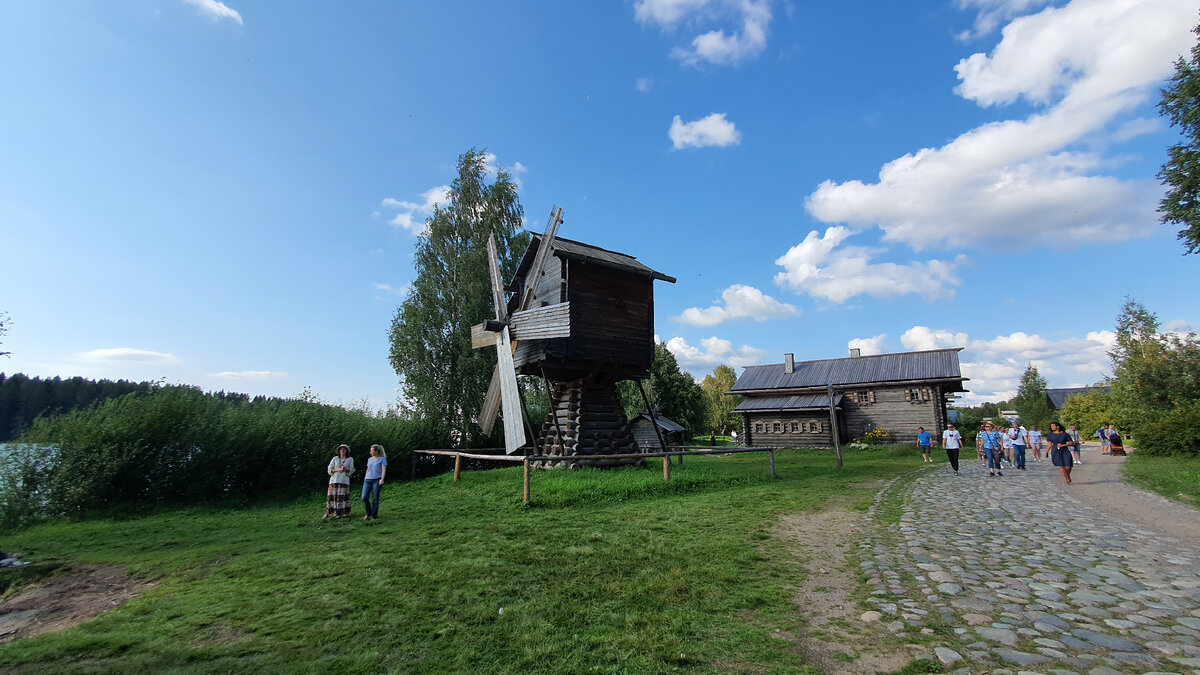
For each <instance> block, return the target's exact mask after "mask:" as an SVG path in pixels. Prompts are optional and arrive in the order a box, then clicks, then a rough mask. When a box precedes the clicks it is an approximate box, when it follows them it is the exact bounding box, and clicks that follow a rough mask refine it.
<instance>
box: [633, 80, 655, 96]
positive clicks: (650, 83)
mask: <svg viewBox="0 0 1200 675" xmlns="http://www.w3.org/2000/svg"><path fill="white" fill-rule="evenodd" d="M633 88H634V90H635V91H637V92H638V93H639V94H645V93H647V92H649V91H650V90H651V89H653V88H654V78H652V77H639V78H638V79H637V81H636V82H634V83H633Z"/></svg>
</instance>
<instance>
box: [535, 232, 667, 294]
mask: <svg viewBox="0 0 1200 675" xmlns="http://www.w3.org/2000/svg"><path fill="white" fill-rule="evenodd" d="M541 245H542V235H540V234H534V235H533V238H532V239H530V240H529V248H527V249H525V255H524V256H523V257H522V258H521V263H520V264H519V265H518V266H517V273H516V274H515V275H514V277H513V278H514V279H523V278H525V275H526V274H528V273H529V268H530V267H531V266H533V257H534V256H535V255H537V251H538V248H539V247H540V246H541ZM553 248H554V255H555V256H556V257H559V258H563V259H565V260H578V261H581V262H587V263H592V264H595V265H599V266H601V267H608V268H611V269H615V270H620V271H622V272H630V273H633V274H638V275H641V276H646V277H650V278H651V279H657V280H659V281H667V282H670V283H672V284H673V283H675V277H672V276H668V275H666V274H663V273H662V272H656V271H654V270H652V269H650V268H649V267H646V266H645V265H643V264H642V263H640V262H638V259H637V258H635V257H633V256H631V255H626V254H624V253H617V252H616V251H609V250H607V249H603V248H600V247H599V246H592V245H591V244H585V243H583V242H580V241H573V240H571V239H564V238H562V237H555V238H554V245H553Z"/></svg>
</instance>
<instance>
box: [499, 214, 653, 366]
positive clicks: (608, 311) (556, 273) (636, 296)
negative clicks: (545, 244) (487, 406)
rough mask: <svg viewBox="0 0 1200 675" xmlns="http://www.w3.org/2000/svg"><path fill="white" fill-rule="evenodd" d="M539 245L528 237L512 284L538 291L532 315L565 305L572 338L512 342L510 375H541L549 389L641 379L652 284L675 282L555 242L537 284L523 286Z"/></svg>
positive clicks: (616, 257)
mask: <svg viewBox="0 0 1200 675" xmlns="http://www.w3.org/2000/svg"><path fill="white" fill-rule="evenodd" d="M540 241H541V240H540V237H537V236H535V237H534V238H533V241H532V242H531V243H530V246H529V250H528V251H526V253H525V257H524V258H523V259H522V261H521V264H520V266H519V267H518V269H517V275H516V279H517V281H516V283H517V284H525V283H536V284H537V289H536V291H535V293H534V300H533V302H532V303H531V307H545V306H548V305H553V304H557V303H560V302H570V303H571V312H570V316H571V319H570V322H571V336H570V337H566V338H555V339H550V340H527V341H521V342H518V344H517V350H516V352H515V353H514V354H513V359H514V361H515V363H516V367H517V371H518V372H520V373H522V374H525V375H539V376H540V375H542V372H543V370H544V371H545V374H546V375H547V376H548V377H549V378H550V379H551V380H555V381H561V380H571V379H578V378H579V377H581V376H583V375H585V374H593V375H594V374H597V373H604V374H605V376H606V377H609V378H611V379H612V381H613V382H616V381H619V380H625V379H640V378H644V377H646V375H647V373H649V371H650V363H651V361H652V360H653V358H654V283H653V282H654V281H655V280H661V281H668V282H671V283H674V282H675V279H674V278H672V277H669V276H667V275H665V274H662V273H659V272H656V271H654V270H652V269H650V268H649V267H646V266H645V265H643V264H641V263H639V262H638V261H637V259H636V258H634V257H632V256H627V255H625V254H623V253H616V252H614V251H607V250H605V249H601V248H597V247H595V246H589V245H587V244H582V243H580V242H576V241H571V240H569V239H562V238H561V237H560V238H557V239H555V241H554V258H552V260H551V262H550V263H549V264H547V265H546V266H545V268H544V270H543V272H542V275H541V278H539V279H536V280H529V279H525V278H524V277H523V275H524V274H525V272H527V271H528V268H529V266H530V263H531V262H532V260H533V256H534V255H535V254H536V253H537V248H538V246H540ZM555 263H557V264H555Z"/></svg>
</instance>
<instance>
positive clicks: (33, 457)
mask: <svg viewBox="0 0 1200 675" xmlns="http://www.w3.org/2000/svg"><path fill="white" fill-rule="evenodd" d="M56 460H57V453H56V451H55V449H54V448H53V447H39V446H36V445H30V444H28V443H7V444H0V532H5V531H8V530H11V529H13V528H16V527H19V526H20V525H23V524H25V523H28V522H32V521H34V520H37V519H38V518H40V517H41V516H42V515H43V514H44V513H45V512H46V507H47V502H48V495H49V492H50V470H51V468H52V467H53V466H54V464H55V462H56Z"/></svg>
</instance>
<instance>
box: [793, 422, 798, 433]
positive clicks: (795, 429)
mask: <svg viewBox="0 0 1200 675" xmlns="http://www.w3.org/2000/svg"><path fill="white" fill-rule="evenodd" d="M797 431H800V423H799V422H792V433H793V434H794V433H796V432H797Z"/></svg>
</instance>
